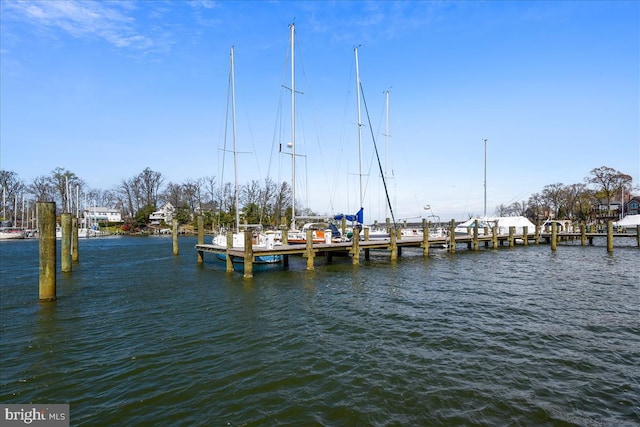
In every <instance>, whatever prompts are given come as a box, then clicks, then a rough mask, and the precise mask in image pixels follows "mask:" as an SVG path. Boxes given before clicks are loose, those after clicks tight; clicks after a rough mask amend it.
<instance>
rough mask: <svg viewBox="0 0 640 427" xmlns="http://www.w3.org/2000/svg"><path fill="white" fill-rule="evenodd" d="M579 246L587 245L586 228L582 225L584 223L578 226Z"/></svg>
mask: <svg viewBox="0 0 640 427" xmlns="http://www.w3.org/2000/svg"><path fill="white" fill-rule="evenodd" d="M580 245H581V246H586V245H587V228H586V227H585V225H584V222H583V223H581V224H580Z"/></svg>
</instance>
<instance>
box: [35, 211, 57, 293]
mask: <svg viewBox="0 0 640 427" xmlns="http://www.w3.org/2000/svg"><path fill="white" fill-rule="evenodd" d="M36 206H37V210H38V230H39V238H38V239H39V259H40V271H39V297H40V301H55V300H56V298H57V297H56V204H55V202H38V203H37V205H36Z"/></svg>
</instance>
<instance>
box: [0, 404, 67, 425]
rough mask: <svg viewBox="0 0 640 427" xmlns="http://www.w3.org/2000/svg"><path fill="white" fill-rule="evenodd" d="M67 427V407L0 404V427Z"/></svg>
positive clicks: (57, 405)
mask: <svg viewBox="0 0 640 427" xmlns="http://www.w3.org/2000/svg"><path fill="white" fill-rule="evenodd" d="M25 425H27V426H28V425H33V426H38V427H69V405H66V404H53V405H35V404H32V405H20V404H0V427H4V426H25Z"/></svg>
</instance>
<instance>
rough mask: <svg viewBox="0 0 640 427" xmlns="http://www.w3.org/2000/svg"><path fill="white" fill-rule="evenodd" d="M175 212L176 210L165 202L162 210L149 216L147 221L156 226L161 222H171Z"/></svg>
mask: <svg viewBox="0 0 640 427" xmlns="http://www.w3.org/2000/svg"><path fill="white" fill-rule="evenodd" d="M175 212H176V208H174V207H173V205H172V204H171V203H169V202H167V203H165V205H164V206H163V207H162V208H160V209H159V210H157V211H155V212H153V213H152V214H151V215H149V221H150V222H151V224H154V225H158V224H160V223H161V222H172V221H173V216H174V215H175Z"/></svg>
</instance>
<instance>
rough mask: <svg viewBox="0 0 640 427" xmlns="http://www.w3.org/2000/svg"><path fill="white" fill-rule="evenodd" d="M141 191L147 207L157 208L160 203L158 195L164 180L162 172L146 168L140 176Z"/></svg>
mask: <svg viewBox="0 0 640 427" xmlns="http://www.w3.org/2000/svg"><path fill="white" fill-rule="evenodd" d="M138 179H139V183H140V190H141V192H142V196H143V198H144V203H145V206H149V207H150V206H154V207H155V206H156V205H157V203H158V194H159V192H160V187H161V186H162V182H163V181H164V178H163V177H162V174H161V173H160V172H154V171H152V170H151V169H150V168H148V167H147V168H145V170H143V171H142V172H141V173H140V175H138Z"/></svg>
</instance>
